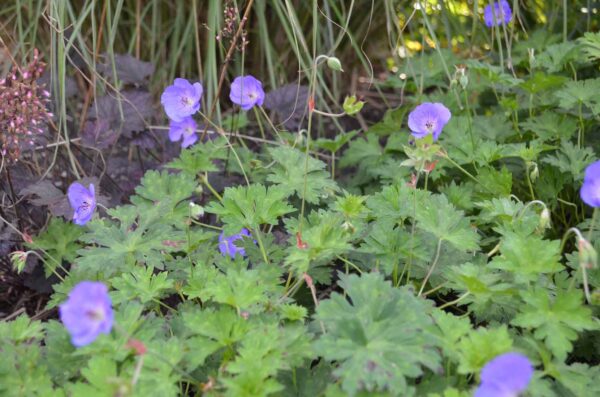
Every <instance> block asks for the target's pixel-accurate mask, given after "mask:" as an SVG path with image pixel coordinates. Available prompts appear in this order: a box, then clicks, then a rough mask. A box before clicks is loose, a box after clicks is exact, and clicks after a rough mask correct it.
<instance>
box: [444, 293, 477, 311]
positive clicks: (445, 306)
mask: <svg viewBox="0 0 600 397" xmlns="http://www.w3.org/2000/svg"><path fill="white" fill-rule="evenodd" d="M469 295H471V292H469V291H467V292H465V293H464V294H462V295H461V296H459V297H458V298H457V299H454V300H453V301H450V302H446V303H444V304H443V305H441V306H438V309H440V310H442V309H445V308H447V307H449V306H452V305H455V304H457V303H458V302H460V301H462V300H463V299H465V298H466V297H467V296H469Z"/></svg>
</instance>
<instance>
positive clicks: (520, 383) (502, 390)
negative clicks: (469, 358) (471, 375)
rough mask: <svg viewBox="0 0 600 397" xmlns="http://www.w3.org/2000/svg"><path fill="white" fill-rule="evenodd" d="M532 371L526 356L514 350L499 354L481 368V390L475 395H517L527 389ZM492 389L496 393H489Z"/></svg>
mask: <svg viewBox="0 0 600 397" xmlns="http://www.w3.org/2000/svg"><path fill="white" fill-rule="evenodd" d="M533 371H534V369H533V365H532V364H531V361H529V358H527V356H525V355H523V354H520V353H514V352H511V353H505V354H501V355H499V356H497V357H495V358H494V359H492V360H491V361H489V362H488V363H487V364H486V365H485V366H484V367H483V369H482V370H481V376H480V377H481V385H480V389H482V391H481V392H480V393H479V394H477V393H476V395H477V396H481V397H483V396H498V397H500V396H511V395H518V394H519V393H521V392H523V391H524V390H525V389H527V386H528V385H529V382H530V381H531V378H532V377H533ZM494 389H495V390H496V391H497V394H490V393H492V392H493V390H494ZM484 392H485V393H487V394H484Z"/></svg>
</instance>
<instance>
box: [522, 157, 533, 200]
mask: <svg viewBox="0 0 600 397" xmlns="http://www.w3.org/2000/svg"><path fill="white" fill-rule="evenodd" d="M523 162H524V163H525V180H526V181H527V186H528V187H529V194H530V195H531V200H533V201H536V200H535V193H534V192H533V185H532V184H531V178H530V177H529V167H527V162H526V161H525V159H523Z"/></svg>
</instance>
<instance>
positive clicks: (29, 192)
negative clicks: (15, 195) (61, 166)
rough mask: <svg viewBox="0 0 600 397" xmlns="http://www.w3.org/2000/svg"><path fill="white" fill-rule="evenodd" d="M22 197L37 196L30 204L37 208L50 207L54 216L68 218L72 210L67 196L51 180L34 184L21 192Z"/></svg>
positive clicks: (30, 200)
mask: <svg viewBox="0 0 600 397" xmlns="http://www.w3.org/2000/svg"><path fill="white" fill-rule="evenodd" d="M19 195H21V196H37V198H30V199H29V202H30V203H31V204H33V205H35V206H38V207H40V206H48V209H49V210H50V212H51V213H52V215H54V216H65V217H68V216H69V215H70V214H71V212H72V210H71V206H70V205H69V200H68V199H67V196H66V195H65V194H64V193H63V192H62V191H61V190H60V189H58V188H57V187H56V186H54V184H53V183H52V182H51V181H49V180H43V181H39V182H36V183H33V184H31V185H29V186H27V187H26V188H25V189H22V190H21V191H20V192H19Z"/></svg>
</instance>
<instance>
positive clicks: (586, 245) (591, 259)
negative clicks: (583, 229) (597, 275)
mask: <svg viewBox="0 0 600 397" xmlns="http://www.w3.org/2000/svg"><path fill="white" fill-rule="evenodd" d="M577 245H578V248H579V266H581V267H582V268H584V269H592V268H594V267H596V266H597V264H598V253H596V250H595V249H594V247H593V246H592V244H590V242H589V241H587V240H586V239H584V238H580V239H579V240H578V241H577Z"/></svg>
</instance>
